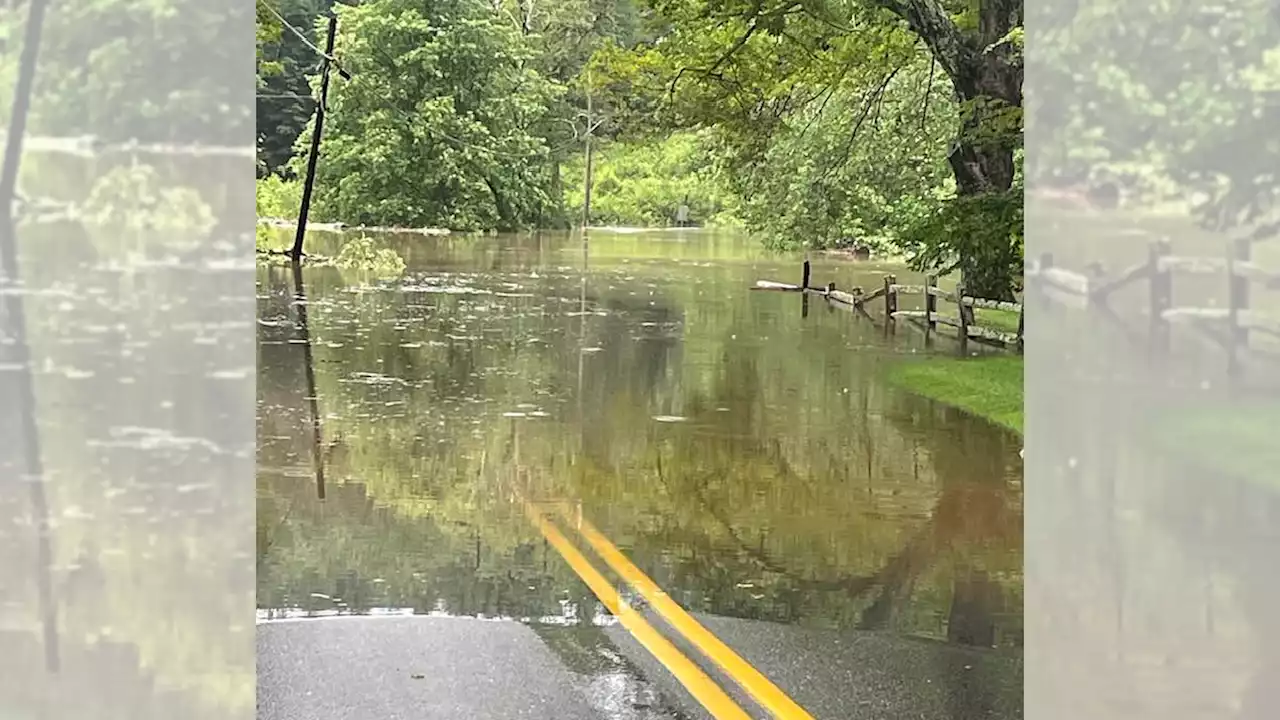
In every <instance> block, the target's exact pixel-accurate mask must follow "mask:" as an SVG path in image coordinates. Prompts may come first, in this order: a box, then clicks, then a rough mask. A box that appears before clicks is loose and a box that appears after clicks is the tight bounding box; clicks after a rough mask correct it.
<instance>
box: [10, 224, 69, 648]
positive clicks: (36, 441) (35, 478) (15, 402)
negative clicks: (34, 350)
mask: <svg viewBox="0 0 1280 720" xmlns="http://www.w3.org/2000/svg"><path fill="white" fill-rule="evenodd" d="M4 204H5V206H6V209H5V210H4V211H0V212H2V213H3V217H2V218H0V295H3V299H4V301H3V306H2V307H3V311H0V338H3V339H4V342H3V350H0V365H3V366H5V368H6V369H7V370H8V372H5V373H4V375H7V376H8V379H9V382H6V383H5V386H6V387H4V389H3V390H0V397H3V398H4V402H3V403H0V405H3V406H4V407H7V408H10V411H9V415H10V418H9V419H10V420H11V421H12V422H13V425H14V426H15V427H16V429H17V432H18V439H17V442H12V443H11V440H12V438H11V437H9V438H5V441H4V444H5V446H7V447H14V448H16V449H17V454H18V457H17V458H16V459H15V460H16V462H15V465H16V467H15V468H13V469H15V470H17V472H14V473H12V474H10V473H8V472H6V473H3V474H4V475H8V476H10V477H15V476H16V477H18V478H20V479H21V480H22V481H25V482H26V483H28V486H29V488H30V503H31V513H32V516H33V517H34V524H35V531H36V568H35V579H36V590H37V593H38V595H39V598H40V614H41V622H42V625H43V629H44V647H45V667H46V668H47V669H48V670H49V672H57V671H58V668H59V665H60V663H59V657H58V614H57V608H56V607H55V606H54V601H53V582H52V579H51V577H50V569H49V568H50V564H51V563H52V561H53V538H52V529H51V528H50V526H49V503H48V498H47V497H46V495H45V484H44V483H45V474H44V465H43V463H42V462H41V459H40V434H39V429H38V428H37V427H36V402H35V388H34V383H33V380H32V377H31V351H30V348H29V347H28V345H27V327H26V325H27V323H26V308H25V307H24V303H23V301H22V295H21V292H22V289H21V283H20V281H19V273H18V258H17V238H16V233H15V231H14V227H13V221H12V219H11V218H10V217H9V211H8V207H10V206H11V204H12V200H11V199H6V200H4ZM7 464H8V463H7V462H5V461H3V460H0V466H3V465H7ZM17 520H18V518H16V517H15V518H13V519H12V521H13V522H15V523H16V521H17Z"/></svg>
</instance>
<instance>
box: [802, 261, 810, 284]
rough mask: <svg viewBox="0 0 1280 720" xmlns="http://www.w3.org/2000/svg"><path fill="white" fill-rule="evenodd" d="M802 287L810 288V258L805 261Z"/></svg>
mask: <svg viewBox="0 0 1280 720" xmlns="http://www.w3.org/2000/svg"><path fill="white" fill-rule="evenodd" d="M800 287H801V288H803V289H805V290H808V289H809V261H808V260H805V261H804V270H803V271H802V274H801V276H800Z"/></svg>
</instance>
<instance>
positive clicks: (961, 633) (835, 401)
mask: <svg viewBox="0 0 1280 720" xmlns="http://www.w3.org/2000/svg"><path fill="white" fill-rule="evenodd" d="M315 237H316V239H315V240H314V241H313V242H314V243H315V246H314V248H313V250H314V251H315V252H319V253H324V254H330V255H332V254H336V252H337V248H338V247H339V246H340V243H341V241H342V238H341V237H340V236H337V235H318V234H317V235H316V236H315ZM379 242H381V243H382V244H383V245H385V246H387V247H392V248H395V249H397V251H398V252H399V253H400V254H401V256H402V257H404V259H405V260H406V263H407V269H406V270H405V272H404V274H403V275H402V276H401V277H398V278H395V279H389V280H387V279H383V280H379V279H374V278H370V277H367V276H362V275H361V274H360V273H358V272H352V271H347V270H339V269H336V268H334V267H324V266H316V267H307V268H304V269H303V270H302V271H301V273H300V277H295V275H294V273H293V272H292V270H291V268H289V267H288V266H265V265H264V266H262V267H260V268H259V270H258V281H259V286H258V303H259V330H258V337H259V354H258V368H259V370H258V372H259V382H258V393H259V398H258V402H259V429H258V435H259V450H258V535H259V537H258V606H259V614H260V616H261V617H264V618H266V617H279V616H282V615H285V616H297V615H304V616H305V615H326V614H334V613H338V614H341V613H353V614H360V613H366V614H367V613H384V612H393V611H394V612H414V613H422V614H427V613H434V614H437V615H452V616H482V617H488V618H508V619H512V620H516V621H520V622H525V623H528V624H530V625H532V626H534V627H536V628H538V631H539V632H540V633H541V634H543V635H544V637H547V638H553V637H554V636H555V629H556V628H564V627H574V626H581V625H588V626H589V625H591V624H592V620H593V618H594V619H596V623H597V624H598V623H599V618H600V616H601V615H602V613H601V609H600V606H599V604H598V603H597V602H596V599H595V598H594V597H593V596H592V594H591V592H590V591H589V590H588V589H587V587H586V586H585V585H584V584H583V582H582V581H581V580H580V579H579V577H578V576H577V575H575V573H574V571H573V570H572V569H571V568H570V567H569V566H568V565H567V564H566V563H565V562H564V561H563V560H562V558H561V556H560V555H559V554H558V553H557V552H556V550H555V549H554V548H553V547H551V546H550V544H549V543H548V542H547V540H546V539H545V538H544V537H543V536H542V535H541V534H540V533H539V531H538V528H536V527H535V526H534V524H533V523H531V522H530V520H529V519H528V517H527V516H526V513H525V512H524V510H523V508H522V506H521V505H520V504H519V503H518V499H519V498H521V497H527V498H528V499H530V500H533V501H551V502H554V503H557V504H559V506H563V507H569V508H572V513H578V514H580V515H579V516H580V517H582V518H585V519H588V520H589V521H590V523H592V524H593V525H594V526H595V527H597V528H598V529H599V530H600V532H601V533H602V534H603V535H604V536H605V537H607V538H608V539H609V540H610V541H611V542H612V543H613V544H615V545H616V546H617V547H618V548H620V549H621V550H622V552H623V553H625V555H626V556H627V557H628V558H630V560H631V561H633V562H634V563H635V564H636V565H637V566H638V567H639V568H641V569H642V570H643V571H644V572H645V573H647V574H648V575H649V576H650V577H651V578H653V580H654V581H655V582H656V583H657V584H658V585H659V586H660V587H661V588H662V589H663V590H664V591H666V593H668V594H669V595H670V596H671V597H672V598H673V599H675V600H676V601H677V602H678V603H680V605H682V606H683V607H684V608H686V609H688V610H689V611H691V612H694V613H695V614H699V615H704V616H707V617H721V618H733V619H738V620H745V621H760V622H764V623H770V624H771V625H770V627H773V626H776V625H783V626H792V627H798V628H804V629H806V630H808V631H815V632H819V633H826V634H828V635H830V636H831V637H842V636H846V635H849V636H852V635H856V634H865V633H877V634H879V635H880V636H887V637H891V638H902V639H904V640H905V641H916V640H918V639H923V640H926V641H935V642H940V643H943V644H949V645H959V646H967V647H969V648H983V649H984V650H983V651H984V652H988V653H993V654H997V655H1000V656H1003V657H1012V658H1017V657H1020V655H1021V646H1022V630H1021V628H1022V475H1021V472H1022V471H1021V462H1020V460H1019V455H1018V452H1019V449H1020V447H1021V444H1020V441H1019V439H1018V438H1016V437H1015V436H1012V435H1011V434H1009V433H1008V432H1006V431H1004V430H1001V429H999V428H997V427H995V426H992V425H991V424H989V423H987V422H985V421H982V420H980V419H976V418H972V417H969V416H966V415H964V414H962V413H960V412H957V411H954V410H952V409H949V408H946V407H943V406H940V405H938V404H936V403H934V402H931V401H929V400H926V399H922V398H919V397H915V396H912V395H910V394H908V393H905V392H902V391H901V390H898V389H896V388H895V387H893V386H891V385H889V384H888V383H887V381H886V378H885V374H886V371H887V370H888V369H889V368H890V367H892V366H893V365H894V364H895V363H900V362H910V361H913V360H918V359H919V358H920V356H921V355H922V354H924V353H927V352H955V349H954V346H953V345H952V344H951V343H949V342H947V341H942V340H939V341H937V342H936V343H935V344H936V345H937V347H935V348H932V349H930V348H927V347H926V343H925V340H924V338H923V336H922V334H921V333H919V332H916V331H915V330H913V329H909V328H899V329H898V330H897V331H896V332H895V333H893V334H888V333H886V332H885V331H884V330H883V329H881V328H880V327H878V326H877V325H875V324H873V323H872V322H871V321H869V320H867V319H866V318H862V317H859V316H856V315H854V314H852V313H848V312H845V311H843V310H834V311H832V310H830V309H828V308H827V307H826V306H825V304H824V303H823V302H822V301H821V300H818V299H815V300H813V301H812V303H811V305H810V306H809V307H807V308H803V307H802V300H801V298H799V297H797V296H795V295H793V294H789V293H770V292H750V291H749V288H750V286H752V285H753V284H754V283H755V281H756V280H757V279H771V280H780V281H790V282H796V281H798V277H799V272H800V267H799V266H800V262H799V260H798V259H797V258H776V257H769V256H765V255H764V254H763V253H762V252H761V251H759V250H758V249H757V247H756V245H755V244H753V243H752V242H751V241H750V240H749V239H746V238H742V237H737V236H733V235H717V234H713V233H709V232H704V231H685V232H677V231H671V232H650V233H639V234H620V233H608V232H601V231H592V233H591V238H590V242H589V244H588V245H587V246H585V247H584V244H583V242H582V240H581V237H580V236H576V237H571V236H568V235H540V236H525V237H518V238H517V237H487V238H480V239H463V238H444V239H441V238H423V237H420V236H418V237H403V238H397V237H390V238H381V239H380V240H379ZM884 272H895V273H896V274H897V275H898V277H899V279H900V281H902V282H912V281H913V280H914V278H912V276H911V274H910V273H907V272H906V271H904V270H902V269H901V268H885V267H879V266H876V265H874V264H867V263H863V264H854V263H851V262H846V261H837V260H829V259H817V260H815V262H814V276H813V280H814V282H815V283H821V284H825V283H826V282H827V281H829V280H834V281H836V282H837V284H838V285H839V286H840V287H841V288H847V287H849V286H851V285H861V286H863V287H868V288H870V287H874V286H877V285H879V284H880V283H881V277H882V275H883V273H884ZM915 281H916V282H918V280H915ZM299 295H301V297H303V298H304V300H303V301H302V302H295V297H298V296H299ZM873 314H874V313H873ZM311 388H314V390H312V389H311ZM321 495H323V499H321V497H320V496H321ZM627 592H628V591H626V590H624V591H623V594H624V597H625V596H626V595H627ZM547 644H548V645H551V646H553V649H554V647H555V646H558V645H559V644H560V643H559V642H558V641H556V640H554V639H547ZM1019 682H1020V681H1019Z"/></svg>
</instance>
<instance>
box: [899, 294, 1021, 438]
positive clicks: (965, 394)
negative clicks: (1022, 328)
mask: <svg viewBox="0 0 1280 720" xmlns="http://www.w3.org/2000/svg"><path fill="white" fill-rule="evenodd" d="M1016 327H1017V326H1016V319H1015V328H1016ZM889 377H890V381H891V382H893V383H894V384H895V385H898V386H899V387H902V388H904V389H906V390H908V391H910V392H913V393H916V394H917V395H923V396H925V397H928V398H932V399H934V400H937V401H938V402H941V403H944V404H947V405H951V406H952V407H956V408H960V409H961V410H965V411H967V412H970V413H973V414H974V415H980V416H982V417H984V418H986V419H988V420H990V421H992V422H994V423H996V424H998V425H1003V426H1005V427H1007V428H1009V429H1011V430H1015V431H1017V432H1018V433H1019V434H1021V433H1022V403H1023V394H1022V357H1021V356H1008V355H1001V356H993V357H980V358H946V357H935V358H930V359H928V360H924V361H920V362H911V363H904V364H902V365H899V366H897V367H894V368H893V369H892V370H891V371H890V376H889Z"/></svg>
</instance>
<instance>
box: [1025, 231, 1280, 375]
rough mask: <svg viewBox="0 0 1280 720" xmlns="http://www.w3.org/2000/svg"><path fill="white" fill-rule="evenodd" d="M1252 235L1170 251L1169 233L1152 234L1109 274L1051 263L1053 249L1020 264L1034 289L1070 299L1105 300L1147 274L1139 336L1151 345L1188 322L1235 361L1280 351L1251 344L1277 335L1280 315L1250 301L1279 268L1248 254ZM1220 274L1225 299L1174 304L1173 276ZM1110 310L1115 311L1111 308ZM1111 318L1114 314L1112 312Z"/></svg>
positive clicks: (1162, 345)
mask: <svg viewBox="0 0 1280 720" xmlns="http://www.w3.org/2000/svg"><path fill="white" fill-rule="evenodd" d="M1256 242H1258V238H1256V237H1246V238H1240V239H1235V240H1232V241H1230V242H1228V243H1227V247H1226V252H1225V253H1224V254H1223V255H1222V256H1220V257H1210V256H1191V255H1174V254H1173V251H1172V246H1171V244H1170V242H1169V241H1168V240H1164V239H1161V240H1155V241H1153V242H1151V244H1150V245H1149V247H1148V252H1147V257H1146V259H1145V260H1143V261H1142V262H1140V263H1137V264H1135V265H1133V266H1131V267H1129V268H1127V269H1125V270H1123V271H1122V272H1120V273H1118V274H1116V275H1114V276H1111V277H1108V275H1107V273H1106V272H1105V271H1104V270H1103V268H1102V267H1101V266H1099V265H1096V264H1095V265H1093V266H1092V267H1091V268H1090V269H1089V272H1087V273H1081V272H1076V271H1073V270H1068V269H1065V268H1061V267H1058V266H1057V265H1056V264H1055V263H1054V257H1053V255H1052V254H1049V253H1046V254H1044V255H1041V256H1040V258H1038V259H1037V260H1036V261H1034V262H1032V263H1029V264H1028V267H1027V269H1026V278H1027V284H1028V287H1032V286H1034V287H1036V288H1037V290H1038V294H1040V295H1041V296H1043V297H1045V298H1046V299H1050V300H1057V301H1059V302H1062V303H1064V304H1067V305H1074V306H1077V307H1082V308H1084V307H1095V308H1105V309H1107V310H1108V311H1111V308H1110V306H1109V304H1108V303H1109V300H1110V299H1111V297H1112V296H1113V295H1114V294H1115V293H1116V292H1117V291H1119V290H1121V289H1122V288H1125V287H1129V286H1132V285H1134V284H1136V283H1140V282H1147V283H1148V288H1147V290H1148V292H1147V303H1146V304H1147V308H1146V311H1147V312H1146V315H1147V317H1148V323H1149V332H1148V335H1147V338H1146V342H1148V343H1149V344H1150V347H1151V348H1152V349H1153V350H1156V351H1162V352H1168V351H1169V350H1170V349H1171V344H1172V334H1173V328H1174V327H1175V326H1184V327H1188V328H1191V329H1192V330H1193V332H1196V333H1197V334H1199V335H1200V336H1201V337H1204V338H1206V339H1209V340H1210V341H1211V342H1213V343H1214V344H1215V345H1217V346H1218V347H1220V348H1221V349H1222V350H1225V351H1226V353H1227V361H1228V368H1229V369H1230V370H1232V371H1234V370H1236V369H1238V364H1239V361H1240V359H1241V355H1242V354H1243V353H1249V354H1250V355H1253V356H1269V357H1270V359H1280V354H1277V353H1275V352H1267V351H1266V350H1264V349H1262V348H1258V347H1256V346H1255V343H1254V342H1253V338H1254V335H1255V334H1259V335H1267V336H1270V337H1272V338H1277V339H1280V318H1277V317H1275V316H1271V315H1268V314H1266V313H1263V312H1259V311H1257V310H1255V309H1253V308H1252V306H1251V301H1252V299H1253V296H1254V290H1255V289H1257V288H1261V289H1265V290H1280V272H1276V271H1274V270H1270V269H1267V268H1264V267H1262V266H1261V265H1259V264H1258V263H1256V262H1254V261H1253V260H1252V258H1251V249H1252V245H1253V244H1255V243H1256ZM1179 275H1181V276H1195V275H1200V276H1219V277H1222V278H1224V279H1225V282H1226V288H1225V289H1226V304H1225V306H1222V305H1220V304H1217V303H1213V302H1207V303H1206V304H1202V305H1176V304H1175V300H1174V278H1175V276H1179ZM1110 314H1111V317H1113V318H1116V316H1115V315H1114V312H1113V311H1111V313H1110ZM1116 319H1118V318H1116Z"/></svg>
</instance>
